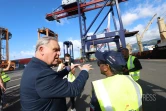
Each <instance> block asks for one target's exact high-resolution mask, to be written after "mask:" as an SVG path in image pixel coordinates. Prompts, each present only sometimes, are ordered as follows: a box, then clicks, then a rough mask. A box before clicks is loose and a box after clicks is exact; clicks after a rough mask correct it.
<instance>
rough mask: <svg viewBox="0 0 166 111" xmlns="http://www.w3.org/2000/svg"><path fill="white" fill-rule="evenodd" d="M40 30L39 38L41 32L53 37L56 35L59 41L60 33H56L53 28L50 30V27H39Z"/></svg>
mask: <svg viewBox="0 0 166 111" xmlns="http://www.w3.org/2000/svg"><path fill="white" fill-rule="evenodd" d="M37 32H38V39H39V38H40V37H41V34H43V35H46V36H51V37H55V38H56V39H57V41H58V34H56V33H54V32H53V31H52V30H50V29H49V28H45V27H43V28H41V29H40V28H38V30H37Z"/></svg>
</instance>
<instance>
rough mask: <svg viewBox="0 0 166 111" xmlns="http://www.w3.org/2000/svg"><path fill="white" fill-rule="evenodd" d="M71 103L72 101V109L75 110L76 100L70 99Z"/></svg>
mask: <svg viewBox="0 0 166 111" xmlns="http://www.w3.org/2000/svg"><path fill="white" fill-rule="evenodd" d="M70 101H71V109H74V108H75V98H74V97H70Z"/></svg>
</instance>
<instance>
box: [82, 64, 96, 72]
mask: <svg viewBox="0 0 166 111" xmlns="http://www.w3.org/2000/svg"><path fill="white" fill-rule="evenodd" d="M79 68H80V70H84V69H85V70H87V71H89V70H92V69H93V68H92V65H90V64H85V65H83V66H82V67H81V66H79Z"/></svg>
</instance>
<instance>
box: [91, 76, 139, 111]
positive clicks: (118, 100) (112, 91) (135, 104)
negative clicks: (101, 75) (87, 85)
mask: <svg viewBox="0 0 166 111" xmlns="http://www.w3.org/2000/svg"><path fill="white" fill-rule="evenodd" d="M92 84H93V87H94V90H95V95H96V97H97V99H98V104H99V105H100V109H99V108H98V109H97V108H96V109H95V110H94V111H104V110H106V111H129V110H134V111H140V110H141V108H142V89H141V87H140V85H139V84H138V83H136V82H135V81H134V80H133V79H132V78H131V76H129V75H114V76H112V77H107V78H105V79H101V80H96V81H93V82H92ZM92 104H93V103H92Z"/></svg>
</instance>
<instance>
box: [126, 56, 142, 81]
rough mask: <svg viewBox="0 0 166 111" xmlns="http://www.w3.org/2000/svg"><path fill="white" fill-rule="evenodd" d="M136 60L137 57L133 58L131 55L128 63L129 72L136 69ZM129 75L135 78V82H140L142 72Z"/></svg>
mask: <svg viewBox="0 0 166 111" xmlns="http://www.w3.org/2000/svg"><path fill="white" fill-rule="evenodd" d="M134 59H135V56H131V55H130V56H129V58H128V61H127V68H128V69H129V70H130V69H132V68H134V67H135V66H134V64H133V62H134ZM129 74H130V75H131V76H132V78H133V79H134V80H135V81H137V80H139V78H140V70H138V71H135V72H129Z"/></svg>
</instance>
